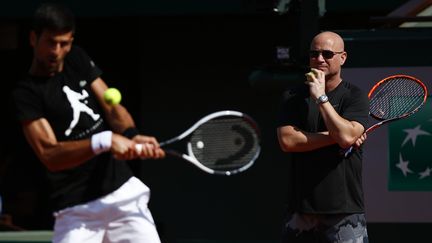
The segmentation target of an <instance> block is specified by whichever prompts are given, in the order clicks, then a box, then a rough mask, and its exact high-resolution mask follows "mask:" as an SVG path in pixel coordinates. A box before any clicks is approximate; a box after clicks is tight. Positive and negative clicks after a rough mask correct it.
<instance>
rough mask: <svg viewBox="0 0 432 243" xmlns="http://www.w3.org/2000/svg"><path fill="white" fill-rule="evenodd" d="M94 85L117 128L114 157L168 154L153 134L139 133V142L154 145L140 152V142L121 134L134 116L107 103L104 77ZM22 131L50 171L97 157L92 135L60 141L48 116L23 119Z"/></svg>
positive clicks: (130, 124)
mask: <svg viewBox="0 0 432 243" xmlns="http://www.w3.org/2000/svg"><path fill="white" fill-rule="evenodd" d="M91 87H92V89H93V92H94V93H95V95H96V97H97V99H98V101H99V102H100V104H101V105H102V107H103V109H104V111H105V113H106V116H107V120H108V123H109V124H110V125H111V126H112V127H113V131H114V133H113V135H112V138H111V147H110V152H111V153H112V154H113V155H114V157H116V158H118V159H134V158H137V157H142V158H148V157H152V158H160V157H163V156H164V153H163V151H162V150H161V149H160V148H159V147H158V143H157V141H156V139H154V138H152V137H146V136H141V135H139V136H136V138H137V139H138V141H137V142H139V143H143V142H148V143H150V144H152V146H148V145H147V146H143V149H141V151H137V150H136V147H135V145H136V143H137V142H136V141H134V140H130V139H128V138H126V137H123V136H121V135H119V134H117V133H120V132H122V131H124V129H126V128H128V127H132V126H134V125H135V124H134V122H133V120H132V117H131V116H130V114H129V113H128V112H127V111H126V109H125V108H124V107H123V106H108V105H107V104H105V102H103V92H104V91H105V90H106V89H107V86H106V84H105V83H104V82H103V81H102V79H97V80H95V81H94V82H93V83H92V86H91ZM22 130H23V132H24V135H25V137H26V139H27V141H28V142H29V144H30V145H31V147H32V148H33V150H34V151H35V153H36V155H37V156H38V158H39V159H40V160H41V161H42V163H43V164H44V165H45V166H46V167H47V168H48V169H49V170H50V171H60V170H65V169H70V168H74V167H76V166H79V165H81V164H83V163H85V162H86V161H87V160H89V159H91V158H92V157H94V156H95V153H94V152H93V150H92V148H91V139H90V138H89V139H82V140H76V141H57V138H56V136H55V134H54V131H53V129H52V127H51V125H50V124H49V122H48V120H46V119H45V118H40V119H36V120H32V121H27V122H23V123H22ZM115 132H117V133H115ZM153 144H154V146H153Z"/></svg>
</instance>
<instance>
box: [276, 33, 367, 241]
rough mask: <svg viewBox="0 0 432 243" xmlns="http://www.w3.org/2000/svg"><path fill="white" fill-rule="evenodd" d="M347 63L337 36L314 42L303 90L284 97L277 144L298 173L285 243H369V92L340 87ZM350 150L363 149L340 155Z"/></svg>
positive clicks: (293, 177) (293, 179)
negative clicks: (365, 183) (365, 167)
mask: <svg viewBox="0 0 432 243" xmlns="http://www.w3.org/2000/svg"><path fill="white" fill-rule="evenodd" d="M346 58H347V53H346V52H345V50H344V42H343V39H342V38H341V37H340V36H339V35H338V34H336V33H334V32H329V31H327V32H322V33H320V34H318V35H316V36H315V37H314V39H313V40H312V43H311V46H310V61H309V64H310V67H311V72H310V73H307V74H306V79H307V81H306V85H305V87H303V88H297V89H296V88H293V89H291V90H288V91H287V92H286V93H285V94H284V100H283V105H282V110H281V114H280V121H279V122H280V123H279V127H278V138H279V144H280V146H281V149H282V150H283V151H285V152H289V153H290V154H291V155H292V168H293V170H292V175H291V176H290V183H291V185H290V186H292V188H293V190H292V191H293V193H292V195H290V200H289V215H288V219H287V222H286V225H285V234H284V242H308V243H313V242H368V236H367V230H366V220H365V216H364V202H363V189H362V148H361V144H362V143H363V142H364V140H365V139H366V136H365V135H364V134H363V133H364V131H365V127H366V125H367V120H368V111H369V102H368V98H367V95H366V93H365V92H363V91H362V90H360V89H359V88H358V87H356V86H355V85H353V84H351V83H349V82H347V81H345V80H342V78H341V66H342V65H343V64H344V63H345V61H346ZM351 145H355V147H356V148H357V149H355V150H354V152H353V153H352V154H350V155H349V156H348V157H344V156H343V155H341V148H348V147H350V146H351Z"/></svg>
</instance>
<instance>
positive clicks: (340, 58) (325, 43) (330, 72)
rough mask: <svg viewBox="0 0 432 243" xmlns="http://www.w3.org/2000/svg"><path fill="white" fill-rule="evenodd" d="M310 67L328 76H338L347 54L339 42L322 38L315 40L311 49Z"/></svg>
mask: <svg viewBox="0 0 432 243" xmlns="http://www.w3.org/2000/svg"><path fill="white" fill-rule="evenodd" d="M310 50H311V53H310V54H311V55H310V57H309V65H310V67H311V68H316V69H319V70H321V71H323V72H324V73H325V75H326V76H334V75H338V74H339V73H340V70H341V66H342V65H343V63H344V62H345V59H346V52H344V50H343V46H341V45H339V43H338V41H337V40H334V39H332V38H329V37H326V36H324V35H323V36H322V37H320V38H316V39H314V41H313V43H312V44H311V47H310Z"/></svg>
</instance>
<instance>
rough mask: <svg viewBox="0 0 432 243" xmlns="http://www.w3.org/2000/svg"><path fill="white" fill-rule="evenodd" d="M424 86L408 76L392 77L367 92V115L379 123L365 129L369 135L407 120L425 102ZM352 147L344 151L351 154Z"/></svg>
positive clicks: (345, 153) (425, 90)
mask: <svg viewBox="0 0 432 243" xmlns="http://www.w3.org/2000/svg"><path fill="white" fill-rule="evenodd" d="M427 95H428V92H427V88H426V85H424V84H423V83H422V82H421V81H420V80H419V79H417V78H415V77H412V76H408V75H401V74H399V75H393V76H390V77H387V78H385V79H383V80H381V81H379V82H378V83H376V84H375V85H374V86H373V87H372V89H371V90H370V91H369V94H368V97H369V115H370V116H371V117H373V118H375V119H377V120H378V121H379V122H378V123H375V124H374V125H372V126H370V127H369V128H368V129H366V131H365V133H369V132H371V131H373V130H375V129H377V128H378V127H380V126H382V125H383V124H385V123H388V122H391V121H396V120H399V119H403V118H407V117H409V116H411V115H412V114H414V113H416V112H417V111H419V109H420V108H421V107H422V106H423V105H424V103H425V102H426V98H427ZM352 150H353V146H351V147H350V148H349V149H347V150H345V151H344V156H345V157H347V156H348V155H349V154H351V152H352Z"/></svg>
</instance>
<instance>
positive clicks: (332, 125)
mask: <svg viewBox="0 0 432 243" xmlns="http://www.w3.org/2000/svg"><path fill="white" fill-rule="evenodd" d="M319 109H320V112H321V115H322V117H323V120H324V123H325V124H326V127H327V129H328V131H329V135H330V136H331V137H332V138H333V139H334V141H335V142H336V143H337V144H339V146H340V147H342V148H348V147H350V146H351V145H352V144H353V143H355V141H356V140H357V139H358V138H359V137H360V136H361V135H362V134H363V130H364V129H363V127H362V126H359V125H358V123H356V122H351V121H348V120H346V119H344V118H343V117H341V116H340V115H339V114H338V113H337V112H336V111H335V109H334V108H333V106H332V105H331V104H330V102H326V103H323V104H319Z"/></svg>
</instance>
